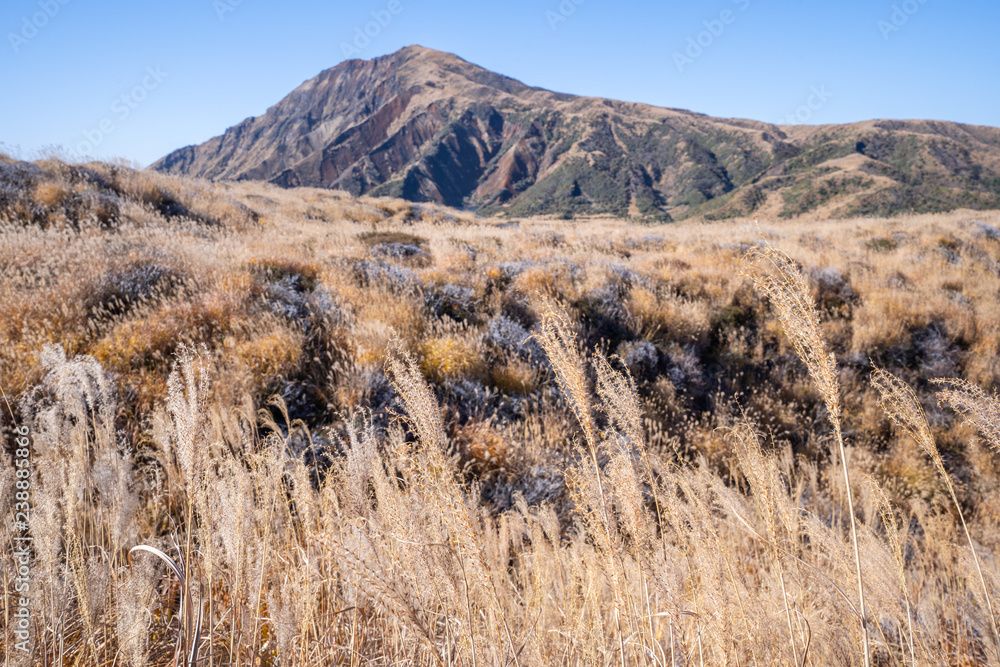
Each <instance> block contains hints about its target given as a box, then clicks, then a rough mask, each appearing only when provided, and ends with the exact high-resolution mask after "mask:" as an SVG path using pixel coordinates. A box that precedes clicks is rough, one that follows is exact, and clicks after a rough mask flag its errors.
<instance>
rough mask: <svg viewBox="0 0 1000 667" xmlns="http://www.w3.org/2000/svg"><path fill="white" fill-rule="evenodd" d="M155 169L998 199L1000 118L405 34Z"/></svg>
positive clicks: (900, 201)
mask: <svg viewBox="0 0 1000 667" xmlns="http://www.w3.org/2000/svg"><path fill="white" fill-rule="evenodd" d="M150 168H151V169H155V170H158V171H163V172H168V173H176V174H183V175H189V176H198V177H203V178H209V179H213V180H263V181H269V182H272V183H275V184H278V185H281V186H284V187H295V186H300V185H303V186H318V187H327V188H334V189H341V190H346V191H348V192H350V193H351V194H355V195H360V194H370V195H376V196H377V195H386V196H395V197H402V198H405V199H409V200H412V201H434V202H438V203H442V204H447V205H449V206H455V207H462V208H474V209H479V210H482V211H484V212H486V213H505V214H508V215H556V216H561V217H573V216H577V215H615V216H623V217H625V216H627V217H638V218H648V219H653V220H672V219H682V218H687V217H693V216H702V217H705V218H708V219H712V218H726V217H732V216H735V215H749V214H751V213H761V214H772V215H778V216H794V215H799V214H802V213H811V214H813V215H817V216H818V217H840V216H845V215H858V214H860V215H887V214H894V213H900V212H931V211H939V210H940V211H943V210H950V209H954V208H958V207H966V208H974V209H975V208H1000V129H998V128H992V127H987V126H976V125H965V124H960V123H953V122H949V121H935V120H891V119H879V120H869V121H861V122H856V123H849V124H842V125H815V126H787V125H784V126H783V125H774V124H771V123H765V122H762V121H755V120H750V119H738V118H735V119H730V118H715V117H712V116H708V115H705V114H700V113H697V112H693V111H687V110H683V109H671V108H666V107H657V106H653V105H648V104H644V103H641V102H622V101H617V100H609V99H604V98H597V97H585V96H577V95H571V94H568V93H559V92H554V91H551V90H548V89H545V88H539V87H534V86H530V85H528V84H525V83H523V82H521V81H519V80H517V79H514V78H511V77H508V76H505V75H502V74H498V73H495V72H491V71H489V70H486V69H484V68H481V67H479V66H477V65H474V64H472V63H470V62H468V61H466V60H464V59H462V58H460V57H459V56H456V55H454V54H450V53H445V52H441V51H435V50H433V49H428V48H425V47H422V46H416V45H413V46H408V47H404V48H403V49H400V50H399V51H396V52H395V53H392V54H388V55H385V56H380V57H377V58H373V59H371V60H359V59H353V60H347V61H344V62H342V63H340V64H338V65H336V66H334V67H331V68H329V69H327V70H324V71H323V72H320V73H319V74H318V75H317V76H315V77H313V78H312V79H309V80H307V81H305V82H303V83H302V84H301V85H299V86H298V87H296V88H295V89H294V90H293V91H292V92H291V93H289V94H288V95H287V96H286V97H285V98H283V99H282V100H280V101H279V102H278V103H276V104H275V105H273V106H271V107H270V108H268V109H267V111H265V113H264V114H262V115H260V116H256V117H250V118H247V119H245V120H243V121H241V122H240V123H238V124H236V125H235V126H233V127H231V128H229V129H227V130H226V131H225V132H224V133H223V134H221V135H219V136H216V137H213V138H212V139H209V140H208V141H207V142H204V143H202V144H197V145H192V146H186V147H184V148H181V149H178V150H176V151H174V152H172V153H170V154H168V155H167V156H165V157H163V158H162V159H160V160H159V161H158V162H156V163H154V164H153V165H152V166H151V167H150Z"/></svg>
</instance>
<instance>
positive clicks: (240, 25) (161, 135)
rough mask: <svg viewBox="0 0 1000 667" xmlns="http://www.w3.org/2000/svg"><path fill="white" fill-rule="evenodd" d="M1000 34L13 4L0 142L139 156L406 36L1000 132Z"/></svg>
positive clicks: (870, 14) (676, 12)
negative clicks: (984, 126) (999, 128)
mask: <svg viewBox="0 0 1000 667" xmlns="http://www.w3.org/2000/svg"><path fill="white" fill-rule="evenodd" d="M395 3H398V4H395ZM390 5H391V6H390ZM390 10H392V11H390ZM379 18H381V20H382V24H379V23H376V22H375V21H376V19H379ZM383 24H384V25H383ZM998 25H1000V3H998V2H996V1H995V0H990V1H985V0H983V1H978V2H973V1H971V0H949V1H948V2H947V3H946V2H945V1H944V0H905V1H900V0H895V1H893V0H885V1H883V0H865V1H862V0H836V1H835V0H787V1H784V2H779V1H777V0H770V1H769V0H711V1H707V2H681V1H680V0H660V1H658V2H631V3H629V2H624V3H623V2H610V1H609V0H533V1H528V0H509V1H507V2H498V1H495V0H494V1H490V2H484V1H483V0H464V1H462V2H459V1H457V0H456V1H453V0H445V1H441V2H433V3H432V2H431V1H430V0H357V1H354V2H350V3H348V2H336V1H331V0H324V1H321V2H320V1H317V2H314V1H306V0H298V1H296V0H286V1H283V2H273V1H272V2H266V1H265V0H174V1H171V2H165V1H163V0H131V1H129V2H124V1H119V0H105V1H101V0H4V2H3V3H2V5H0V36H2V42H0V82H2V86H3V87H2V90H3V104H0V143H2V144H3V145H2V146H0V150H5V151H7V152H15V153H16V154H19V155H21V156H22V157H24V158H31V157H34V156H35V155H37V154H38V152H39V151H40V150H43V149H45V148H46V147H51V146H62V147H63V149H64V150H66V151H72V152H74V153H76V154H77V155H79V156H80V157H82V158H90V157H96V158H109V157H122V158H126V159H129V160H133V161H135V162H138V163H140V164H142V165H147V164H149V163H151V162H153V161H154V160H156V159H157V158H159V157H161V156H162V155H164V154H166V153H168V152H169V151H171V150H173V149H175V148H179V147H181V146H185V145H188V144H192V143H198V142H202V141H205V140H206V139H208V138H210V137H212V136H215V135H217V134H220V133H222V132H223V131H224V130H225V129H226V128H227V127H229V126H231V125H234V124H235V123H238V122H239V121H241V120H242V119H244V118H246V117H248V116H255V115H260V114H261V113H263V112H264V111H265V110H266V109H267V108H268V107H269V106H271V105H272V104H274V103H276V102H277V101H278V100H280V99H281V98H282V97H284V96H285V95H286V94H287V93H288V92H290V91H291V90H292V89H293V88H294V87H296V86H297V85H299V84H300V83H301V82H302V81H304V80H306V79H309V78H311V77H313V76H315V75H316V74H317V73H319V72H320V71H321V70H323V69H326V68H328V67H332V66H333V65H336V64H337V63H338V62H341V61H343V60H344V59H345V57H346V56H345V52H346V51H350V55H351V56H356V57H361V58H372V57H375V56H379V55H382V54H385V53H390V52H392V51H395V50H396V49H398V48H400V47H401V46H405V45H407V44H422V45H424V46H427V47H430V48H435V49H440V50H443V51H450V52H453V53H456V54H458V55H460V56H462V57H463V58H465V59H466V60H469V61H471V62H473V63H476V64H478V65H482V66H483V67H486V68H489V69H491V70H495V71H497V72H501V73H503V74H507V75H509V76H513V77H515V78H517V79H520V80H522V81H524V82H525V83H528V84H531V85H536V86H542V87H545V88H551V89H553V90H558V91H561V92H569V93H576V94H582V95H595V96H601V97H610V98H615V99H622V100H629V101H638V102H647V103H650V104H656V105H661V106H669V107H676V108H684V109H691V110H694V111H699V112H703V113H707V114H711V115H715V116H725V117H743V118H754V119H758V120H765V121H769V122H789V121H791V122H805V123H840V122H850V121H857V120H866V119H870V118H934V119H941V120H954V121H960V122H966V123H975V124H981V125H994V126H1000V85H998V84H1000V39H998V38H997V36H996V35H995V32H996V29H997V26H998ZM366 29H367V31H368V33H370V35H372V36H370V37H369V36H365V38H367V43H365V38H357V37H358V35H359V34H361V33H363V32H364V31H365V30H366ZM356 38H357V39H356Z"/></svg>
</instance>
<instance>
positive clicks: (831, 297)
mask: <svg viewBox="0 0 1000 667" xmlns="http://www.w3.org/2000/svg"><path fill="white" fill-rule="evenodd" d="M761 222H762V229H761V228H758V227H757V226H755V225H754V224H752V221H751V220H748V219H736V220H733V221H722V222H717V223H714V224H711V225H703V224H685V223H681V224H676V225H662V226H657V227H656V228H651V227H650V226H649V225H647V224H644V223H641V222H639V221H629V220H621V219H616V218H605V219H596V218H595V219H588V220H582V221H581V220H569V221H565V220H552V219H537V218H523V219H521V220H519V221H510V220H507V219H505V218H486V217H480V216H476V215H474V214H472V213H470V212H467V211H456V210H453V209H449V208H446V207H443V206H440V205H437V204H428V203H413V202H407V201H404V200H399V199H390V198H376V197H370V196H361V197H355V196H352V195H349V194H346V193H344V192H339V191H331V190H326V189H321V188H307V187H299V188H280V187H278V186H276V185H273V184H268V183H263V182H256V181H247V182H233V183H220V182H211V181H207V180H202V179H193V178H187V177H180V176H173V175H168V174H162V173H157V172H153V171H136V170H133V169H129V168H127V167H125V166H122V165H117V164H106V163H99V162H92V163H89V164H64V163H62V162H59V161H58V160H45V161H39V162H33V163H28V162H18V161H15V160H12V159H10V158H8V157H6V156H3V155H0V382H2V384H3V389H4V393H5V394H6V396H8V397H9V398H10V399H11V407H12V409H13V411H14V412H15V413H16V414H15V415H13V420H14V423H15V424H17V425H18V426H20V427H22V428H21V429H20V430H18V432H17V433H18V434H22V435H23V434H25V433H27V434H29V435H30V438H28V439H27V440H26V439H25V438H21V439H16V438H14V437H5V448H4V450H3V454H4V456H5V457H6V460H8V461H11V460H14V459H15V457H16V458H17V460H18V461H27V463H26V464H21V463H18V465H17V467H16V468H15V466H12V465H5V466H2V467H0V516H8V517H12V516H14V515H15V512H23V509H22V508H23V505H20V506H18V505H17V503H23V502H26V501H24V500H23V496H22V497H15V489H17V490H18V492H22V491H20V490H21V489H23V488H24V486H25V485H26V484H28V482H27V481H24V482H22V478H24V474H21V473H17V471H18V470H22V469H29V471H30V472H29V473H28V475H30V508H31V518H30V521H19V520H15V521H9V520H8V521H4V522H0V542H2V543H4V544H12V543H13V544H16V542H15V540H18V539H20V538H22V537H24V534H25V533H26V532H27V531H28V530H29V529H30V536H31V538H32V539H33V540H34V544H35V545H37V546H36V550H35V552H34V554H33V555H31V557H30V559H29V563H30V574H31V587H32V589H31V590H32V591H33V592H32V595H33V597H32V600H33V601H37V602H34V603H33V606H32V607H31V609H30V613H31V614H33V615H34V616H33V618H36V619H37V620H38V623H37V625H38V627H39V628H42V629H40V630H38V632H37V634H35V635H34V636H35V637H36V639H35V643H34V644H33V645H32V646H31V647H29V648H30V650H31V651H32V653H31V655H29V656H26V659H25V660H24V661H22V663H20V664H42V663H45V662H48V663H49V664H52V663H54V662H56V661H59V660H61V661H62V662H64V663H68V662H76V663H79V664H95V665H102V666H111V665H121V664H125V660H123V658H122V656H125V657H126V658H127V663H128V664H131V665H167V664H174V662H175V660H174V655H175V651H176V649H177V646H178V645H182V646H183V645H184V643H185V642H193V640H191V637H192V636H195V635H198V634H199V633H198V631H197V625H198V624H199V623H201V634H200V637H201V641H200V644H198V645H196V646H195V648H197V649H199V650H200V651H201V662H196V661H190V662H191V663H192V664H218V665H232V664H251V663H253V664H257V663H260V664H265V665H277V664H281V665H286V664H291V665H309V666H312V665H317V664H347V663H349V662H350V661H351V660H356V659H357V657H358V656H359V655H363V656H375V657H378V658H380V659H383V658H384V660H382V661H383V662H384V663H385V664H387V665H402V664H423V665H430V664H435V665H445V664H449V663H448V662H446V660H445V659H443V658H442V656H444V657H445V658H448V657H449V656H453V657H454V659H453V660H451V661H450V664H453V665H472V664H482V665H486V664H489V665H494V664H501V663H506V664H514V663H513V662H512V661H511V660H510V656H511V655H513V654H514V653H516V652H518V651H520V657H519V658H518V659H519V661H520V664H522V665H559V666H565V665H570V666H574V667H575V666H577V665H592V664H598V663H600V664H604V663H605V662H607V661H606V658H607V656H609V655H612V654H613V653H614V651H615V648H614V647H615V646H618V647H619V649H618V650H621V648H620V647H622V646H624V647H625V648H624V650H625V651H627V652H628V653H629V654H630V655H629V656H628V657H627V658H626V660H615V661H614V662H616V663H620V662H625V663H626V664H635V665H640V664H643V660H642V656H643V655H656V656H659V657H658V658H657V659H656V660H649V661H648V664H670V663H669V657H668V656H670V655H675V656H681V657H683V656H687V657H686V658H684V664H699V663H700V662H701V660H700V659H698V658H695V657H693V656H697V655H698V654H699V653H701V654H702V655H704V664H713V665H714V664H743V665H779V664H793V665H801V664H803V663H807V664H823V665H826V664H851V663H853V664H862V660H861V658H860V656H861V654H862V652H863V651H864V650H865V648H864V647H863V642H862V639H861V632H860V627H861V626H860V624H859V623H858V620H857V617H856V616H855V615H854V612H853V611H852V610H853V609H854V608H855V607H854V605H855V604H856V602H854V601H853V600H852V598H853V596H854V594H855V591H857V588H855V587H856V586H857V579H856V578H855V567H857V568H858V569H861V570H863V574H864V587H865V591H866V592H865V595H866V603H865V604H866V610H867V614H868V615H869V618H870V621H869V628H870V630H869V634H870V639H871V646H870V653H871V655H872V664H875V665H883V664H925V665H946V664H963V665H973V664H974V665H987V664H992V663H991V661H990V660H989V659H987V656H988V655H991V654H992V652H993V651H994V650H995V649H996V648H997V647H998V646H997V645H995V644H994V643H992V640H991V637H992V634H991V629H992V626H993V624H992V617H991V615H990V614H989V612H988V611H987V609H986V605H984V604H983V602H982V600H983V598H982V597H980V590H982V589H981V588H980V580H979V579H978V578H977V577H976V575H975V574H974V573H973V569H972V568H973V566H972V565H971V564H970V556H971V554H972V553H973V552H971V551H970V549H969V548H968V544H967V543H966V541H965V537H964V531H963V530H962V528H961V525H962V524H961V523H960V521H959V520H958V518H957V517H956V516H955V514H956V512H957V511H958V508H961V510H962V511H963V512H964V513H965V514H964V520H965V521H967V523H968V530H969V535H970V536H971V538H970V539H971V540H974V544H975V545H976V548H977V551H978V552H979V553H981V554H982V568H983V570H984V576H985V577H986V580H987V581H989V582H995V581H997V580H998V578H1000V572H998V571H997V562H996V560H995V559H994V558H992V556H989V554H991V553H997V551H998V550H1000V532H998V531H997V529H996V526H997V517H998V516H1000V493H998V492H1000V458H998V456H997V453H996V451H995V449H993V448H997V449H1000V438H998V437H997V436H996V434H997V433H1000V423H998V420H997V418H996V417H995V415H997V414H1000V404H998V403H997V401H996V400H995V399H994V398H992V397H991V396H990V395H988V394H986V393H982V392H980V390H978V389H977V387H979V386H981V387H983V388H985V390H986V391H987V392H989V391H991V390H992V389H993V388H995V387H997V386H1000V335H998V332H1000V309H998V308H997V300H996V295H997V294H998V293H1000V212H995V211H991V212H985V213H981V212H972V211H968V210H962V211H955V212H951V213H947V214H927V215H921V216H905V217H900V218H889V219H878V220H870V219H861V218H859V219H849V220H838V221H835V222H831V221H823V220H817V219H813V218H808V217H805V218H803V219H802V220H797V221H783V220H766V219H763V218H762V219H761ZM762 233H763V234H764V236H765V237H766V239H768V240H769V241H770V242H772V243H774V244H775V246H776V247H780V248H781V249H782V250H783V251H785V252H787V253H788V256H789V257H790V258H791V260H792V262H788V263H787V264H786V269H789V270H791V269H790V268H789V267H798V266H801V273H800V274H797V275H798V276H799V278H798V279H797V280H796V281H789V280H788V279H787V278H786V279H783V280H781V281H779V282H778V283H772V284H779V285H784V286H788V285H792V286H794V287H795V288H796V289H797V290H799V291H798V292H797V293H796V294H797V297H796V301H795V302H796V303H800V304H809V303H815V305H816V307H817V308H818V316H817V315H815V314H814V315H812V316H810V317H809V318H807V320H808V321H807V322H806V325H807V326H811V327H814V329H815V330H813V329H808V330H807V332H811V340H810V341H809V344H810V345H813V346H816V345H821V346H823V348H824V349H823V351H822V352H823V354H817V355H814V356H813V357H812V358H813V359H816V358H820V359H825V358H826V356H825V352H826V351H829V352H830V353H831V354H832V358H833V359H834V360H835V364H836V373H835V374H831V375H830V376H829V377H828V378H827V379H828V380H829V379H831V378H833V380H832V381H833V384H835V385H836V387H834V388H833V389H829V388H827V389H826V390H825V394H826V395H824V390H823V388H822V387H820V388H817V386H816V385H815V384H814V383H813V382H812V380H811V376H810V373H809V370H807V368H808V367H807V365H806V364H805V363H803V362H802V361H801V360H800V358H799V357H798V354H797V351H796V343H795V339H789V336H796V335H799V336H801V335H802V332H803V329H802V328H801V327H800V328H799V329H796V327H795V323H796V322H795V321H790V320H789V319H788V317H787V312H785V311H782V309H781V308H780V302H777V301H776V300H775V299H774V298H770V299H769V298H766V296H765V295H764V294H762V293H760V292H759V291H757V289H755V285H757V286H758V287H759V285H760V280H759V276H760V273H755V271H756V272H759V271H760V270H761V269H760V265H759V263H758V265H757V266H756V267H755V265H754V264H753V260H752V257H753V255H752V254H751V253H752V252H756V253H761V252H764V249H765V248H766V247H767V246H766V245H765V242H764V240H763V239H762V238H761V234H762ZM775 252H777V251H775ZM756 256H757V257H760V255H756ZM771 257H772V258H773V257H775V255H772V256H771ZM765 269H766V267H765ZM795 271H796V272H797V271H798V269H795ZM779 277H780V276H779ZM807 307H808V305H807ZM786 311H787V309H786ZM810 312H812V311H810ZM801 321H802V320H801V319H800V320H799V323H800V324H801ZM799 344H800V345H801V338H800V339H799ZM814 365H815V364H814ZM876 365H877V366H879V367H882V368H884V369H886V370H887V371H889V372H891V373H893V374H895V375H897V376H898V377H899V378H901V380H902V381H905V382H906V383H908V384H909V385H910V386H912V387H913V392H915V393H913V394H907V393H905V392H901V393H900V395H902V396H903V398H904V399H905V400H907V401H909V402H908V403H907V404H906V406H908V409H909V410H910V413H911V414H918V415H919V417H920V418H921V419H924V420H925V424H924V425H923V426H921V430H920V431H919V432H918V433H917V435H918V436H920V437H924V436H926V439H924V440H921V441H920V442H915V441H914V440H913V438H912V437H911V435H910V434H911V433H913V432H914V431H913V430H912V429H909V430H908V427H907V426H906V425H905V424H904V425H903V427H902V428H900V427H899V426H898V425H894V420H895V419H896V418H897V417H898V414H897V413H898V410H897V411H896V413H894V412H892V410H893V409H894V408H893V406H894V405H895V406H897V407H898V404H899V400H900V399H898V398H897V401H896V403H895V404H887V402H886V400H885V398H884V396H882V395H880V393H879V389H877V388H876V387H873V386H872V382H871V377H872V375H871V373H872V371H873V368H874V366H876ZM626 373H627V374H626ZM943 377H962V378H966V379H967V380H968V381H969V382H971V383H974V384H967V385H966V384H952V385H946V386H942V385H939V384H934V383H932V382H931V380H933V379H936V378H943ZM946 387H951V388H952V389H953V390H955V391H953V393H952V394H951V401H950V402H949V401H948V400H945V397H944V396H943V395H942V394H941V393H940V391H941V390H942V389H944V388H946ZM977 392H980V393H977ZM831 394H836V395H838V396H839V398H840V401H841V402H840V407H841V410H839V411H838V412H839V413H842V414H839V415H838V418H839V420H840V421H839V423H840V426H841V429H842V430H841V431H840V433H841V434H842V435H843V438H844V439H845V440H846V456H845V458H844V460H847V461H848V462H849V466H850V475H851V479H850V484H851V487H853V491H852V493H854V496H853V497H854V499H855V500H854V503H855V504H854V508H855V511H854V512H852V511H850V505H849V503H850V502H851V501H850V500H845V493H844V490H845V486H846V482H845V481H844V477H843V472H842V465H841V459H840V458H839V455H838V453H837V452H838V447H837V440H836V439H835V436H834V435H833V433H832V431H831V423H830V420H829V417H830V414H831V412H830V410H829V406H830V404H831V403H830V402H829V396H830V395H831ZM914 406H915V407H914ZM949 406H951V407H949ZM984 406H985V407H984ZM952 407H957V408H959V410H958V411H956V410H954V409H952ZM3 408H4V410H5V411H6V409H7V406H6V405H5V404H4V405H3ZM887 410H888V412H889V414H886V412H887ZM977 410H979V411H982V410H987V411H988V412H987V413H985V417H983V419H981V420H980V421H979V422H975V421H974V419H975V415H974V414H973V413H974V412H975V411H977ZM925 415H926V416H925ZM9 416H10V415H8V413H6V412H4V417H3V421H2V422H0V427H2V428H3V429H4V430H5V433H4V435H5V436H10V435H11V431H10V430H9V429H10V422H9V419H8V417H9ZM977 429H978V430H981V431H983V435H984V437H983V438H980V437H977V436H976V435H975V434H976V430H977ZM985 438H991V439H990V440H986V439H985ZM928 440H930V441H932V442H931V444H928ZM15 441H16V442H18V444H17V445H16V448H15V446H14V443H15ZM26 441H27V442H28V443H29V444H30V451H28V450H29V447H28V446H27V445H25V444H22V443H24V442H26ZM934 443H936V444H934ZM938 448H939V449H940V453H938ZM931 451H933V452H934V454H930V455H929V453H930V452H931ZM15 452H20V453H15ZM29 454H30V455H29ZM935 457H937V458H935ZM942 472H944V473H945V474H946V475H950V477H946V476H945V475H942V474H941V473H942ZM15 474H17V475H18V476H17V477H16V480H17V482H22V486H19V487H15ZM945 479H949V480H950V479H954V485H955V488H954V496H953V495H952V491H951V490H950V489H949V488H948V487H947V486H946V482H945ZM948 483H950V482H948ZM850 517H855V519H856V520H857V524H858V531H859V534H860V545H859V551H858V552H857V553H858V554H859V555H858V556H855V555H853V554H854V553H855V552H854V551H853V548H852V544H851V538H850V535H851V524H852V521H851V519H850ZM23 526H28V528H25V527H23ZM137 545H142V546H149V547H155V548H156V549H160V550H161V552H162V553H163V554H165V555H168V557H169V558H172V559H176V560H177V561H178V562H179V563H183V569H182V568H181V567H178V568H177V570H176V571H177V572H181V573H183V574H185V575H188V579H187V580H186V583H180V582H178V580H177V578H176V577H175V576H174V575H173V574H172V573H171V571H170V570H168V569H167V567H166V566H165V565H163V564H161V563H159V562H158V561H156V556H155V555H154V554H153V553H151V552H149V551H146V552H145V553H143V552H142V551H138V552H136V551H132V550H133V549H134V548H135V547H136V546H137ZM781 554H788V558H787V559H782V558H781V556H780V555H781ZM856 558H857V559H858V560H860V562H861V565H860V566H858V565H856V561H855V559H856ZM14 562H15V561H13V560H12V559H4V560H2V561H0V580H2V581H4V582H6V584H7V585H8V586H13V582H14V580H15V577H17V576H20V575H19V572H20V571H19V570H15V569H14V568H13V567H12V566H11V563H14ZM154 563H156V564H158V565H159V568H157V566H156V565H154ZM492 582H495V583H492ZM185 587H187V588H185ZM184 590H191V591H192V593H191V594H190V595H191V596H192V597H190V598H186V599H189V600H191V601H192V602H193V604H188V605H185V603H184V600H185V598H182V597H181V595H183V593H182V591H184ZM849 596H851V597H849ZM179 598H180V599H179ZM853 599H856V598H853ZM986 599H987V600H992V601H993V604H996V602H997V601H1000V600H998V598H997V595H996V592H995V588H992V592H991V593H990V597H988V598H986ZM629 600H633V601H635V604H632V603H630V602H628V601H629ZM22 606H26V605H25V604H22ZM16 608H17V607H15V609H16ZM178 609H180V610H181V611H177V610H178ZM758 610H763V611H762V612H760V613H758ZM11 613H13V612H10V611H8V612H7V614H8V615H9V614H11ZM202 615H203V619H202V621H198V620H197V618H198V617H200V616H202ZM789 616H791V617H792V618H793V619H797V620H796V623H797V625H795V626H792V628H791V629H789V626H788V620H787V619H788V617H789ZM184 619H186V620H184ZM618 620H620V621H621V623H620V624H619V623H618ZM798 621H801V623H800V624H798ZM504 624H506V625H507V626H508V627H509V634H507V631H499V629H500V628H503V627H504ZM630 627H636V628H639V630H636V631H635V637H634V638H632V639H627V637H629V636H630V635H625V632H626V631H628V629H629V628H630ZM17 630H18V628H17V627H16V626H15V623H13V622H5V623H2V624H0V654H2V655H17V654H16V653H14V651H15V649H14V648H13V647H14V646H15V645H16V644H17V643H18V642H21V641H23V640H22V639H21V637H20V636H19V635H17V633H16V631H17ZM998 644H1000V643H998ZM806 651H808V657H809V660H808V661H807V660H805V652H806ZM674 663H675V664H680V662H679V661H678V660H675V661H674ZM5 664H19V663H15V662H13V661H12V660H8V661H7V662H6V663H5Z"/></svg>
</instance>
